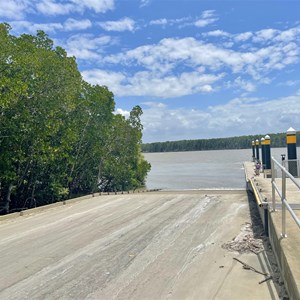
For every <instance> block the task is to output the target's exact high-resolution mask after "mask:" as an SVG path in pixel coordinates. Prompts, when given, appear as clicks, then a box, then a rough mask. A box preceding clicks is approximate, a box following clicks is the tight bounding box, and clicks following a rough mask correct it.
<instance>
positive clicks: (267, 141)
mask: <svg viewBox="0 0 300 300" xmlns="http://www.w3.org/2000/svg"><path fill="white" fill-rule="evenodd" d="M265 156H266V161H265V163H266V170H270V169H271V139H270V136H268V135H266V136H265Z"/></svg>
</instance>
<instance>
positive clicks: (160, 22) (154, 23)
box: [149, 18, 169, 25]
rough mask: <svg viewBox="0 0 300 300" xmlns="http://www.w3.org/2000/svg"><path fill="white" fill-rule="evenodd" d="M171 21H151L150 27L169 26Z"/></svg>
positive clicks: (164, 19)
mask: <svg viewBox="0 0 300 300" xmlns="http://www.w3.org/2000/svg"><path fill="white" fill-rule="evenodd" d="M168 23H169V21H168V20H167V19H166V18H163V19H157V20H152V21H150V23H149V24H150V25H167V24H168Z"/></svg>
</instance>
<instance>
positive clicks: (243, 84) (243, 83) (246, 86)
mask: <svg viewBox="0 0 300 300" xmlns="http://www.w3.org/2000/svg"><path fill="white" fill-rule="evenodd" d="M234 86H235V87H237V88H239V89H242V90H245V91H246V92H254V91H255V90H256V86H255V85H254V84H253V83H252V82H250V81H247V80H244V79H242V78H241V77H238V78H236V79H235V81H234Z"/></svg>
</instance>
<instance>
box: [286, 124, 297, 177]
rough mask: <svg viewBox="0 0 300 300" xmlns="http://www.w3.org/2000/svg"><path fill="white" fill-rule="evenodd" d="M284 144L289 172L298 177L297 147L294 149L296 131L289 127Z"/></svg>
mask: <svg viewBox="0 0 300 300" xmlns="http://www.w3.org/2000/svg"><path fill="white" fill-rule="evenodd" d="M286 144H287V151H288V166H289V172H290V173H291V174H292V175H293V176H294V177H297V176H298V168H297V147H296V130H295V129H294V128H292V127H290V128H289V129H288V130H287V132H286Z"/></svg>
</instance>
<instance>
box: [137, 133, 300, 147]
mask: <svg viewBox="0 0 300 300" xmlns="http://www.w3.org/2000/svg"><path fill="white" fill-rule="evenodd" d="M264 136H265V134H263V135H259V134H258V135H247V136H237V137H228V138H215V139H199V140H182V141H172V142H169V141H168V142H157V143H148V144H143V145H142V150H143V152H177V151H201V150H226V149H247V148H251V145H252V144H251V143H252V141H255V140H256V139H259V140H260V139H261V138H262V137H264ZM269 136H270V138H271V145H272V147H286V133H274V134H269ZM297 145H300V133H297Z"/></svg>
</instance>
